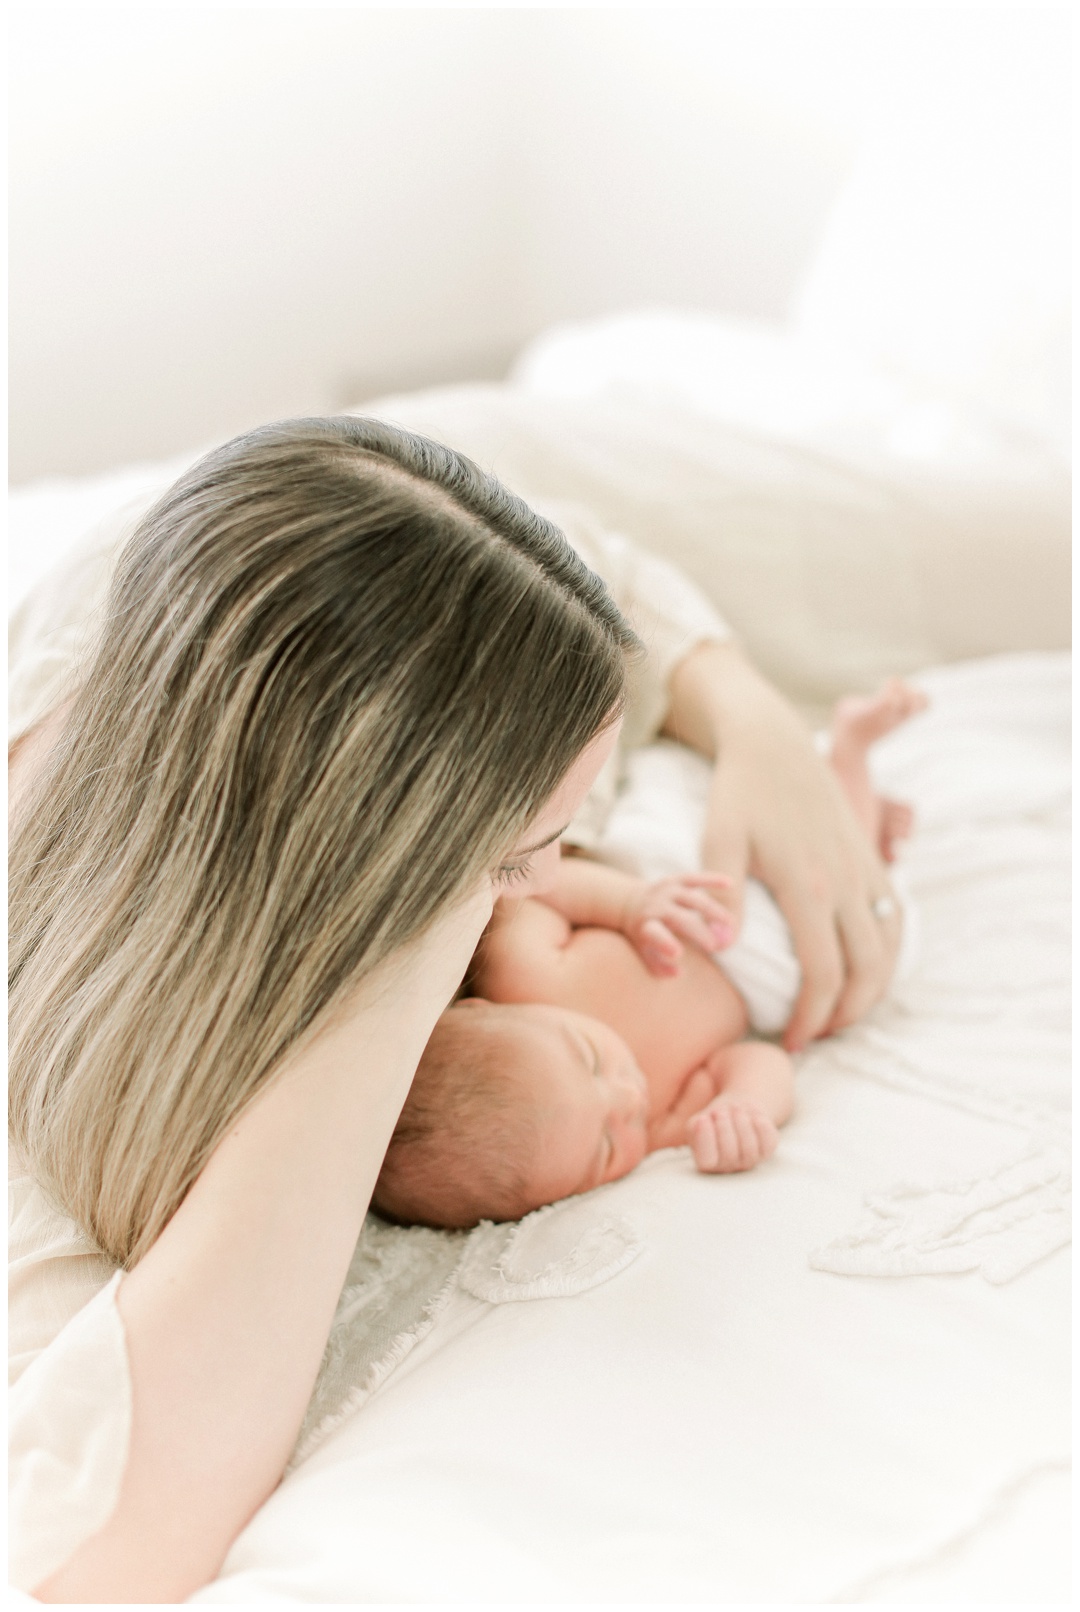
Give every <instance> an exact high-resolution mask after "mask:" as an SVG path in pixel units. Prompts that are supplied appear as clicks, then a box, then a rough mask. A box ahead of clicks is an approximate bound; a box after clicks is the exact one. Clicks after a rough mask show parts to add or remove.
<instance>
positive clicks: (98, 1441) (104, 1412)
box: [8, 1149, 131, 1591]
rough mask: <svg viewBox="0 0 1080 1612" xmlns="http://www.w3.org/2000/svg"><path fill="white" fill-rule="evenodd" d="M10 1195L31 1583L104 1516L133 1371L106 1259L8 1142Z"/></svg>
mask: <svg viewBox="0 0 1080 1612" xmlns="http://www.w3.org/2000/svg"><path fill="white" fill-rule="evenodd" d="M8 1195H9V1226H8V1238H9V1250H8V1252H9V1263H8V1287H9V1297H8V1372H9V1378H10V1380H11V1381H12V1382H13V1384H14V1386H13V1387H12V1389H11V1392H10V1399H9V1407H8V1412H9V1413H8V1463H9V1528H8V1539H9V1547H8V1551H9V1572H10V1576H11V1581H12V1583H13V1584H14V1585H15V1586H16V1587H17V1588H19V1589H22V1590H26V1591H31V1590H33V1589H34V1587H35V1586H36V1585H38V1584H40V1583H41V1581H42V1579H45V1578H48V1577H49V1575H50V1574H51V1573H53V1572H55V1571H56V1569H57V1568H58V1567H60V1566H62V1564H63V1563H64V1562H65V1561H66V1560H67V1558H68V1557H69V1556H70V1555H71V1554H72V1552H73V1551H74V1550H76V1549H77V1547H78V1546H79V1545H80V1544H81V1543H82V1541H83V1540H84V1539H88V1538H89V1537H90V1535H91V1534H95V1533H97V1531H98V1529H99V1528H101V1527H102V1526H103V1525H104V1524H105V1523H106V1522H107V1521H108V1519H109V1517H110V1516H111V1514H112V1511H113V1509H114V1507H115V1505H116V1502H117V1499H118V1497H119V1493H120V1480H121V1478H122V1476H123V1471H124V1467H125V1465H126V1462H127V1452H128V1441H129V1438H130V1432H131V1379H130V1374H129V1370H128V1358H127V1345H126V1341H125V1338H124V1328H123V1323H122V1321H121V1319H120V1313H119V1311H118V1309H117V1307H116V1289H117V1286H118V1284H119V1282H120V1278H121V1273H120V1272H119V1271H118V1270H117V1269H116V1266H115V1264H114V1263H113V1261H112V1260H110V1259H108V1258H107V1257H106V1255H105V1254H103V1253H102V1252H101V1250H100V1249H99V1248H97V1247H96V1246H95V1245H94V1243H92V1242H91V1240H90V1238H89V1237H87V1236H86V1234H85V1233H84V1232H83V1231H82V1230H81V1229H80V1228H79V1227H78V1226H77V1225H76V1224H75V1222H74V1221H73V1220H71V1219H70V1218H69V1217H68V1216H67V1215H65V1214H64V1213H63V1212H62V1211H61V1210H60V1209H58V1208H56V1207H55V1206H54V1205H53V1204H51V1203H50V1202H49V1200H48V1199H47V1198H46V1196H45V1194H44V1193H43V1192H42V1191H41V1189H40V1187H39V1186H38V1185H37V1183H36V1181H35V1180H34V1179H33V1177H32V1176H31V1175H30V1174H29V1172H28V1170H27V1168H26V1166H25V1164H24V1163H23V1161H22V1160H21V1158H20V1157H19V1155H18V1154H17V1152H15V1150H14V1149H12V1150H11V1152H10V1154H9V1161H8Z"/></svg>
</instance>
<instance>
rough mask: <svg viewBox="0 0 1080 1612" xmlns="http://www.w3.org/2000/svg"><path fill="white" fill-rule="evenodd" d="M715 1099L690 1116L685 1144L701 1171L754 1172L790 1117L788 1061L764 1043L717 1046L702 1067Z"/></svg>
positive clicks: (791, 1098) (791, 1072) (791, 1088)
mask: <svg viewBox="0 0 1080 1612" xmlns="http://www.w3.org/2000/svg"><path fill="white" fill-rule="evenodd" d="M704 1073H705V1074H707V1075H708V1076H710V1077H711V1079H712V1081H713V1089H714V1091H715V1092H716V1096H715V1097H713V1099H712V1100H711V1102H708V1103H706V1105H705V1107H704V1108H702V1109H700V1110H699V1111H698V1112H697V1113H696V1114H693V1115H692V1116H691V1117H690V1118H689V1120H688V1121H687V1125H686V1134H687V1140H688V1141H689V1143H690V1147H691V1149H692V1150H693V1154H694V1162H695V1164H696V1165H697V1167H698V1169H699V1170H705V1171H709V1172H712V1173H717V1174H719V1173H727V1172H730V1171H734V1170H752V1169H753V1167H754V1165H755V1164H760V1163H761V1162H762V1160H763V1159H767V1158H769V1157H770V1156H771V1154H772V1153H773V1152H775V1149H776V1143H777V1134H776V1132H777V1127H778V1126H780V1125H783V1124H784V1122H785V1121H786V1120H787V1119H788V1118H790V1115H791V1110H792V1107H793V1105H794V1096H795V1076H794V1068H793V1065H792V1062H791V1059H790V1058H789V1057H788V1055H787V1053H786V1052H784V1051H783V1050H782V1048H780V1047H775V1046H773V1045H772V1043H771V1042H768V1041H738V1042H736V1043H735V1045H734V1046H730V1047H721V1048H719V1049H718V1050H717V1051H716V1052H714V1053H713V1054H712V1056H711V1057H710V1058H709V1060H708V1062H707V1063H706V1064H705V1066H704Z"/></svg>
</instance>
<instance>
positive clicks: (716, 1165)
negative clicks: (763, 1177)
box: [686, 1095, 777, 1175]
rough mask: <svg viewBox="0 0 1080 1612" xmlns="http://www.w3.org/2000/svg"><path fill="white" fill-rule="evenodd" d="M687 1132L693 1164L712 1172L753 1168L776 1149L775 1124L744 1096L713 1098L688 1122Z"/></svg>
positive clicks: (718, 1172) (717, 1173)
mask: <svg viewBox="0 0 1080 1612" xmlns="http://www.w3.org/2000/svg"><path fill="white" fill-rule="evenodd" d="M686 1132H687V1139H688V1141H689V1143H690V1146H691V1148H692V1149H693V1154H694V1163H695V1164H696V1165H697V1167H698V1169H699V1170H704V1171H706V1172H708V1173H709V1174H712V1175H721V1174H730V1173H731V1172H732V1171H735V1170H752V1169H753V1168H754V1165H755V1164H760V1163H761V1162H762V1160H764V1159H767V1158H769V1157H770V1156H771V1155H772V1154H773V1153H774V1152H775V1151H776V1143H777V1132H776V1126H775V1125H774V1124H773V1122H772V1120H771V1119H769V1118H767V1116H766V1115H765V1114H763V1113H762V1112H761V1110H760V1108H757V1107H755V1105H754V1104H753V1103H748V1102H747V1101H746V1100H745V1099H744V1098H737V1097H725V1096H723V1095H721V1096H719V1097H714V1098H713V1100H712V1102H711V1103H710V1104H709V1105H708V1107H707V1108H703V1109H702V1110H701V1112H700V1113H699V1114H695V1115H694V1116H693V1118H692V1119H690V1120H689V1121H688V1122H687V1126H686Z"/></svg>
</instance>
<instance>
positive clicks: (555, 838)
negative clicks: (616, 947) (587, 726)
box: [496, 722, 622, 896]
mask: <svg viewBox="0 0 1080 1612" xmlns="http://www.w3.org/2000/svg"><path fill="white" fill-rule="evenodd" d="M621 726H622V723H621V722H615V723H612V725H611V727H608V728H605V729H604V730H603V732H602V733H598V734H597V735H596V738H595V739H592V740H591V741H590V742H589V743H588V744H587V745H586V746H585V748H584V750H583V751H582V752H581V754H580V755H579V756H578V758H577V760H576V761H575V762H574V764H573V766H572V767H571V768H570V770H569V772H568V773H566V775H565V776H564V778H563V780H562V783H561V784H559V786H558V788H557V789H556V790H555V792H554V794H553V795H551V796H550V797H549V799H548V801H547V803H546V804H545V805H544V806H542V807H541V808H540V810H539V811H538V812H537V814H536V816H535V817H534V818H533V820H532V822H531V823H530V824H529V826H528V828H527V829H526V830H525V832H524V834H523V835H522V836H521V839H520V840H519V841H518V843H517V844H516V845H515V846H514V848H513V849H512V850H511V851H510V852H509V853H508V855H507V856H505V857H504V858H503V861H502V863H501V864H500V866H499V868H498V870H497V874H496V885H497V889H496V894H504V893H505V894H512V895H515V896H535V895H541V894H542V893H543V891H545V890H549V889H550V888H551V886H552V884H553V882H554V879H555V870H556V868H557V867H558V865H559V836H560V834H561V833H562V832H563V830H564V829H565V828H566V827H567V826H568V825H569V822H570V819H571V818H572V817H573V815H574V813H575V812H576V811H577V809H578V807H579V806H580V805H581V803H582V801H583V800H584V799H585V796H586V795H587V794H588V793H589V790H590V789H591V788H592V786H593V784H594V783H595V781H596V776H597V774H598V773H599V771H600V768H601V767H602V766H603V765H604V762H605V761H606V760H607V759H608V757H609V756H610V755H611V752H612V751H613V750H614V748H615V745H616V743H617V742H618V738H619V729H620V727H621Z"/></svg>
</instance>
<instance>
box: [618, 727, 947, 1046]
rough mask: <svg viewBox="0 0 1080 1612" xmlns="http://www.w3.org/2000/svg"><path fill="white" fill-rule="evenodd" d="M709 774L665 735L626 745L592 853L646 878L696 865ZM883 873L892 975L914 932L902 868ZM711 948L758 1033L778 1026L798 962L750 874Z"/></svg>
mask: <svg viewBox="0 0 1080 1612" xmlns="http://www.w3.org/2000/svg"><path fill="white" fill-rule="evenodd" d="M709 776H710V768H709V765H708V763H707V762H706V761H705V760H704V759H703V757H701V756H699V755H698V754H697V753H696V752H695V751H693V750H688V749H687V748H686V747H685V746H684V745H680V744H674V743H672V742H671V741H670V740H666V739H662V740H659V741H658V742H657V743H656V744H650V745H646V746H644V747H643V748H642V749H640V750H635V751H633V752H632V753H631V754H630V756H629V757H628V758H627V765H626V775H625V777H624V779H623V782H622V786H621V788H620V791H619V795H618V798H617V800H616V801H615V804H614V806H613V807H612V810H611V813H610V815H609V817H608V820H607V823H606V825H605V827H604V830H603V833H602V835H601V838H600V842H599V845H598V847H597V852H596V854H597V855H598V856H599V857H600V858H601V859H602V860H603V861H605V862H610V863H611V864H612V865H613V866H615V867H621V868H624V869H626V871H627V872H631V873H637V874H639V875H640V876H641V877H643V878H646V879H665V878H670V877H671V876H672V875H673V874H676V873H687V872H690V871H697V870H699V869H700V868H701V843H702V836H703V834H704V829H705V803H706V796H707V793H708V786H709ZM889 877H890V880H891V882H892V886H893V889H894V890H895V891H896V895H897V899H898V900H899V901H900V904H901V907H902V909H903V915H904V929H903V940H902V942H901V948H900V956H899V958H898V959H897V965H896V973H895V976H894V977H895V978H897V979H899V978H902V977H903V975H904V974H906V973H907V972H908V970H909V969H910V967H911V965H912V963H913V962H914V960H915V956H916V953H917V949H918V938H917V932H916V921H915V914H914V909H913V906H912V902H911V900H910V898H909V896H908V894H907V891H906V890H905V887H904V879H903V874H902V873H901V872H899V871H898V870H897V869H896V867H895V866H893V867H891V868H890V870H889ZM714 956H715V960H716V962H717V963H718V964H719V966H720V967H721V968H722V969H723V971H724V973H725V974H726V975H727V976H728V978H729V979H730V981H731V983H732V984H733V985H734V987H735V989H736V990H737V991H738V992H739V995H740V996H741V997H742V998H743V1000H744V1001H745V1003H746V1007H747V1012H748V1013H749V1016H750V1026H751V1029H753V1030H755V1031H756V1032H757V1033H758V1034H759V1035H776V1034H777V1033H778V1032H779V1031H781V1030H783V1028H784V1026H785V1025H786V1024H787V1022H788V1020H789V1019H790V1018H791V1014H792V1010H793V1008H794V1006H795V1001H796V998H797V997H798V994H799V987H800V985H801V984H802V970H801V968H800V967H799V960H798V958H797V957H796V955H795V949H794V947H793V946H792V943H791V931H790V930H789V929H788V926H787V922H786V920H785V918H784V916H783V914H782V913H781V911H780V908H779V907H778V906H777V905H776V902H775V901H774V900H773V898H772V896H771V895H770V894H769V892H768V890H766V888H765V886H764V885H763V884H761V883H760V882H759V881H758V880H757V879H748V880H747V882H746V893H745V897H744V902H743V923H742V928H741V930H740V932H739V938H738V939H737V940H736V941H735V943H734V945H731V946H728V947H726V948H725V950H724V951H721V952H716V953H715V954H714Z"/></svg>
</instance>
